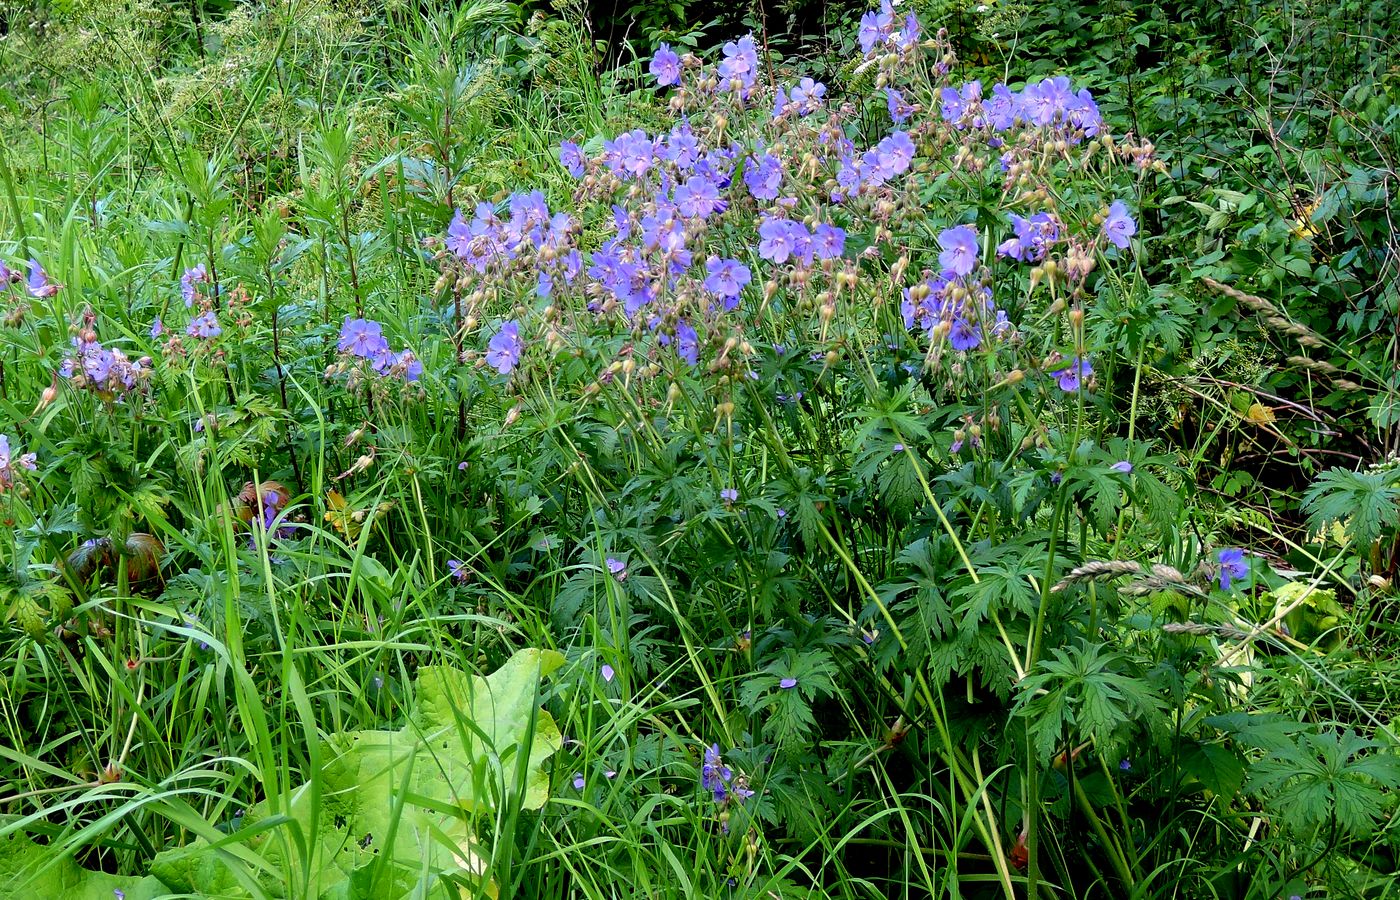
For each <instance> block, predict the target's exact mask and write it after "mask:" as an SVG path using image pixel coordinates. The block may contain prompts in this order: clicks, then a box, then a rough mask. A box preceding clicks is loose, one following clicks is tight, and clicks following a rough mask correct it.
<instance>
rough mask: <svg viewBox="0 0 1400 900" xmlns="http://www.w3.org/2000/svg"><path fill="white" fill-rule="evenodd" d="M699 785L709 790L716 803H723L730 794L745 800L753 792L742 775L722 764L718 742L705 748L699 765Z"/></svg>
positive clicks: (722, 758)
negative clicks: (703, 756) (735, 773)
mask: <svg viewBox="0 0 1400 900" xmlns="http://www.w3.org/2000/svg"><path fill="white" fill-rule="evenodd" d="M700 787H701V788H703V789H704V790H707V791H709V792H710V794H711V796H713V797H714V800H715V802H716V803H725V802H727V801H728V800H729V798H730V797H731V796H733V797H735V798H737V799H739V800H747V799H749V798H750V797H752V796H753V794H754V792H753V791H751V790H750V789H749V787H748V782H747V780H746V779H745V778H744V776H742V775H740V776H738V777H736V776H735V775H734V770H733V769H731V768H729V766H726V765H725V764H724V757H723V756H721V755H720V752H719V744H711V745H710V746H708V747H706V748H705V758H704V761H703V762H702V763H701V765H700Z"/></svg>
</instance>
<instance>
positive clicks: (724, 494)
mask: <svg viewBox="0 0 1400 900" xmlns="http://www.w3.org/2000/svg"><path fill="white" fill-rule="evenodd" d="M719 499H721V500H723V501H724V502H725V503H737V502H738V501H739V492H738V490H736V489H734V488H725V489H724V490H722V491H720V492H719Z"/></svg>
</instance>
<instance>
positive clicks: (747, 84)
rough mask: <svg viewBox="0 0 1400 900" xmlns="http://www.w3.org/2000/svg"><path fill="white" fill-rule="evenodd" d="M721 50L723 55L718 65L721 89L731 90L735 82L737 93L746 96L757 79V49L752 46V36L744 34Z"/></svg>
mask: <svg viewBox="0 0 1400 900" xmlns="http://www.w3.org/2000/svg"><path fill="white" fill-rule="evenodd" d="M721 50H722V52H723V53H724V59H723V60H721V61H720V64H719V77H720V79H721V81H722V84H721V87H722V88H724V89H726V90H733V89H734V87H735V84H734V82H737V87H738V89H739V91H740V92H741V93H743V94H745V95H747V93H748V91H749V89H750V88H752V87H753V85H754V81H755V80H757V78H758V48H757V47H755V46H754V42H753V35H752V34H746V35H744V36H743V37H741V38H739V40H737V41H730V42H729V43H727V44H725V45H724V47H723V48H721Z"/></svg>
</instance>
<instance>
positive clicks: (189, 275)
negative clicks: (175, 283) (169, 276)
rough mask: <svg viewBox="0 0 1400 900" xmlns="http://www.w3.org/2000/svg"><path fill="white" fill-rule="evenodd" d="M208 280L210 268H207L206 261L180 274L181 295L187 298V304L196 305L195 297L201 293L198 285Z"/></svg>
mask: <svg viewBox="0 0 1400 900" xmlns="http://www.w3.org/2000/svg"><path fill="white" fill-rule="evenodd" d="M208 280H209V270H208V269H206V268H205V266H204V263H200V264H199V265H197V266H194V267H193V268H189V269H186V270H185V274H183V275H181V276H180V296H181V297H184V298H185V306H193V305H194V298H195V297H196V296H197V295H198V294H199V288H198V287H196V285H200V284H204V283H205V282H206V281H208Z"/></svg>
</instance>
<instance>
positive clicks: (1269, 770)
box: [1249, 730, 1400, 837]
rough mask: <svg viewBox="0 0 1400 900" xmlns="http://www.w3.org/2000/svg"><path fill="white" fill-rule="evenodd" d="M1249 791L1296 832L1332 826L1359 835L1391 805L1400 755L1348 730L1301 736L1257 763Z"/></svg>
mask: <svg viewBox="0 0 1400 900" xmlns="http://www.w3.org/2000/svg"><path fill="white" fill-rule="evenodd" d="M1249 789H1250V791H1252V792H1254V793H1256V794H1259V795H1260V796H1262V797H1263V798H1264V801H1265V803H1266V804H1267V805H1268V806H1269V808H1270V809H1271V810H1273V811H1274V813H1275V815H1277V816H1278V817H1279V819H1280V820H1281V821H1282V822H1283V823H1284V824H1285V825H1287V826H1289V827H1291V828H1292V829H1294V830H1295V831H1297V832H1299V833H1302V834H1308V833H1310V832H1313V831H1316V830H1318V829H1323V828H1328V827H1330V826H1332V825H1333V824H1335V826H1336V827H1337V828H1339V829H1340V830H1341V831H1342V832H1344V833H1346V834H1348V835H1352V836H1356V837H1361V836H1364V835H1367V834H1371V833H1373V831H1374V829H1375V826H1376V822H1377V821H1378V820H1379V819H1380V818H1381V817H1382V815H1383V814H1384V813H1385V811H1386V810H1387V809H1388V808H1390V807H1392V806H1393V805H1394V796H1393V794H1388V793H1387V792H1388V791H1395V790H1396V789H1400V756H1396V755H1395V753H1393V752H1390V751H1387V750H1386V749H1384V748H1383V747H1382V745H1380V744H1379V743H1377V742H1376V741H1372V740H1368V739H1367V738H1363V737H1361V736H1360V735H1358V734H1357V733H1356V732H1354V731H1350V730H1347V731H1341V732H1338V731H1324V732H1320V733H1311V734H1304V735H1302V736H1301V739H1299V740H1298V741H1297V743H1295V744H1292V745H1291V746H1288V747H1285V748H1282V749H1280V750H1277V751H1275V752H1274V753H1273V754H1272V755H1270V756H1269V757H1266V758H1265V759H1262V760H1260V761H1259V762H1257V763H1255V764H1254V767H1253V769H1252V770H1251V772H1250V778H1249Z"/></svg>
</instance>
